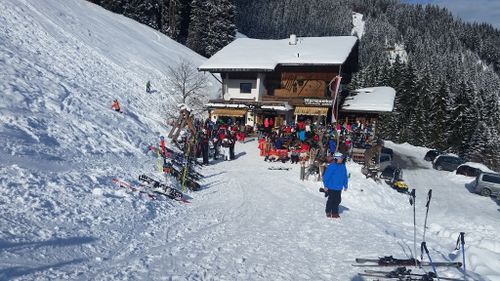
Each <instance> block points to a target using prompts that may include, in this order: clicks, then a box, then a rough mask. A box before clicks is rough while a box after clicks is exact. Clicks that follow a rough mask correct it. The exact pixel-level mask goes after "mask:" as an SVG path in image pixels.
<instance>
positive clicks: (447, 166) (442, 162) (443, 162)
mask: <svg viewBox="0 0 500 281" xmlns="http://www.w3.org/2000/svg"><path fill="white" fill-rule="evenodd" d="M463 163H465V161H464V160H463V159H462V158H460V157H458V156H454V155H439V157H437V158H436V159H434V162H432V167H433V168H434V169H436V170H439V171H441V170H445V171H450V172H451V171H455V170H456V169H457V167H458V166H460V165H462V164H463Z"/></svg>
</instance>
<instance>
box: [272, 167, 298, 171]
mask: <svg viewBox="0 0 500 281" xmlns="http://www.w3.org/2000/svg"><path fill="white" fill-rule="evenodd" d="M267 169H268V170H271V171H289V170H291V169H292V168H287V167H269V168H267Z"/></svg>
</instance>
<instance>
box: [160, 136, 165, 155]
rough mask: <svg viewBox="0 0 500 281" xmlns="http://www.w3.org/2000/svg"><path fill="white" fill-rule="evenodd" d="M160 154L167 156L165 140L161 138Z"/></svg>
mask: <svg viewBox="0 0 500 281" xmlns="http://www.w3.org/2000/svg"><path fill="white" fill-rule="evenodd" d="M160 153H161V155H163V156H165V138H164V137H163V136H160Z"/></svg>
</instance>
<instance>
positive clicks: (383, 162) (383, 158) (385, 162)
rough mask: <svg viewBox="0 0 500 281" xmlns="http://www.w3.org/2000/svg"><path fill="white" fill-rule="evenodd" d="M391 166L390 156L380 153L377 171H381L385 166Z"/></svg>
mask: <svg viewBox="0 0 500 281" xmlns="http://www.w3.org/2000/svg"><path fill="white" fill-rule="evenodd" d="M390 165H392V156H391V155H390V154H386V153H380V158H379V162H378V167H379V171H383V170H384V169H385V168H386V167H387V166H390Z"/></svg>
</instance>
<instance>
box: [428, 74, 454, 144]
mask: <svg viewBox="0 0 500 281" xmlns="http://www.w3.org/2000/svg"><path fill="white" fill-rule="evenodd" d="M448 87H449V86H448V85H447V84H446V82H445V81H444V80H441V81H440V82H439V89H438V91H437V92H436V93H435V95H434V96H433V99H432V106H431V116H430V120H431V133H430V145H431V146H432V147H435V148H437V149H441V150H445V149H447V148H448V147H447V139H446V135H447V134H446V132H447V128H446V123H447V122H446V118H447V116H448V101H449V99H450V92H449V88H448Z"/></svg>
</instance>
